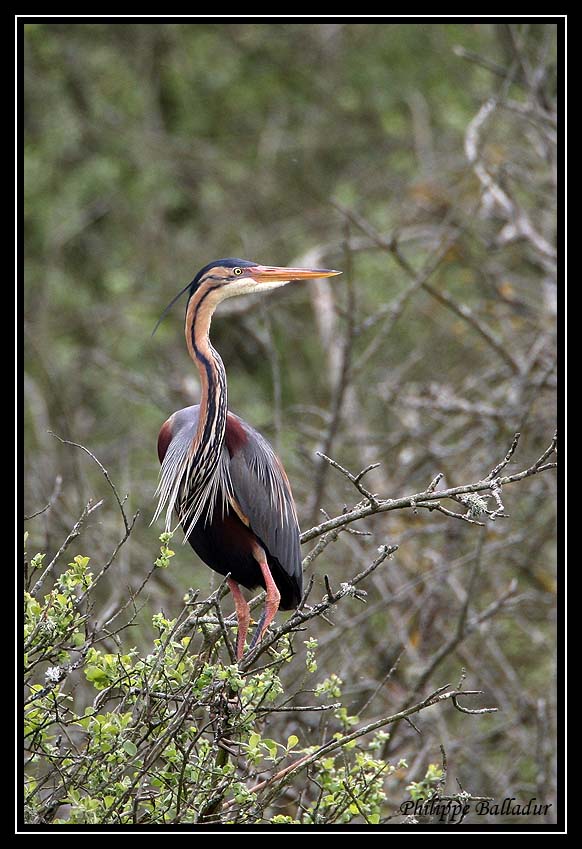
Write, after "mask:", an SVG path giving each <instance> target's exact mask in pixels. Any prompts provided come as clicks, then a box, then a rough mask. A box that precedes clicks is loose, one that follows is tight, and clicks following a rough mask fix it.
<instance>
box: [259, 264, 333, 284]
mask: <svg viewBox="0 0 582 849" xmlns="http://www.w3.org/2000/svg"><path fill="white" fill-rule="evenodd" d="M245 271H247V269H245ZM341 273H342V272H341V271H332V270H331V269H329V268H283V267H280V266H276V265H255V266H254V267H253V268H249V269H248V274H249V277H252V278H253V280H256V281H257V282H259V283H275V282H290V281H291V280H306V279H308V278H318V277H335V276H336V275H337V274H341Z"/></svg>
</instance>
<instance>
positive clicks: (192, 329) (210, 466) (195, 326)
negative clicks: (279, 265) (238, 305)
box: [185, 287, 228, 485]
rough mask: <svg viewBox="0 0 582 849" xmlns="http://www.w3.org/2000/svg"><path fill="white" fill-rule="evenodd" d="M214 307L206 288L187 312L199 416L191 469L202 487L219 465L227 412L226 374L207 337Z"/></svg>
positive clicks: (212, 295)
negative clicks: (195, 472)
mask: <svg viewBox="0 0 582 849" xmlns="http://www.w3.org/2000/svg"><path fill="white" fill-rule="evenodd" d="M217 304H218V297H217V293H216V289H215V288H214V287H208V288H204V289H202V291H200V290H199V291H198V292H196V294H194V295H193V296H192V298H191V299H190V302H189V304H188V309H187V311H186V325H185V334H186V344H187V346H188V351H189V353H190V356H191V357H192V360H193V361H194V363H195V365H196V367H197V369H198V373H199V375H200V389H201V394H200V416H199V419H198V428H197V431H196V435H195V437H194V439H193V441H192V447H191V454H192V458H193V463H194V466H195V467H196V468H197V469H198V470H199V471H200V478H199V480H200V484H201V485H204V483H206V482H207V479H208V477H209V476H210V475H211V474H212V473H214V472H215V471H216V469H217V467H218V465H219V462H220V458H221V454H222V448H223V445H224V436H225V432H226V416H227V410H228V397H227V386H226V372H225V370H224V365H223V363H222V360H221V358H220V355H219V354H218V352H217V351H215V349H214V348H213V347H212V344H211V342H210V337H209V332H210V323H211V321H212V315H213V313H214V310H215V309H216V306H217ZM197 477H198V475H197Z"/></svg>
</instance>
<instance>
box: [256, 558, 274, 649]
mask: <svg viewBox="0 0 582 849" xmlns="http://www.w3.org/2000/svg"><path fill="white" fill-rule="evenodd" d="M253 554H254V556H255V559H256V561H257V563H258V564H259V568H260V570H261V572H262V574H263V578H264V581H265V589H266V593H267V595H266V599H265V612H264V614H263V616H262V617H261V625H262V627H261V632H260V636H259V640H262V639H263V637H264V635H265V631H266V630H267V628H268V627H269V625H270V624H271V622H272V621H273V619H274V618H275V614H276V613H277V611H278V610H279V602H280V601H281V593H280V592H279V590H278V589H277V584H276V583H275V581H274V580H273V576H272V575H271V570H270V569H269V564H268V563H267V556H266V554H265V552H264V551H263V549H262V548H261V546H260V545H258V544H255V546H254V550H253Z"/></svg>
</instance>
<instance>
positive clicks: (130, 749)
mask: <svg viewBox="0 0 582 849" xmlns="http://www.w3.org/2000/svg"><path fill="white" fill-rule="evenodd" d="M123 748H124V749H125V751H126V752H127V754H128V755H131V757H134V755H137V746H136V745H135V743H132V741H131V740H125V742H124V744H123Z"/></svg>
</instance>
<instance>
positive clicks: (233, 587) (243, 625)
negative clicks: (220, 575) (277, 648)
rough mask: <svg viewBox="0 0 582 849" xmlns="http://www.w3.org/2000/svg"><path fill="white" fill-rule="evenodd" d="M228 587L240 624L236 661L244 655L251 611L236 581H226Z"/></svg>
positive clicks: (230, 579) (229, 579)
mask: <svg viewBox="0 0 582 849" xmlns="http://www.w3.org/2000/svg"><path fill="white" fill-rule="evenodd" d="M226 581H227V583H228V586H229V587H230V591H231V593H232V597H233V598H234V606H235V608H236V620H237V622H238V634H237V637H236V659H237V660H240V659H241V657H242V656H243V654H244V650H245V641H246V638H247V631H248V630H249V622H250V621H251V613H250V610H249V605H248V602H247V600H246V598H245V597H244V595H243V594H242V592H241V588H240V587H239V585H238V584H237V582H236V581H233V580H232V578H227V579H226Z"/></svg>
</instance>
